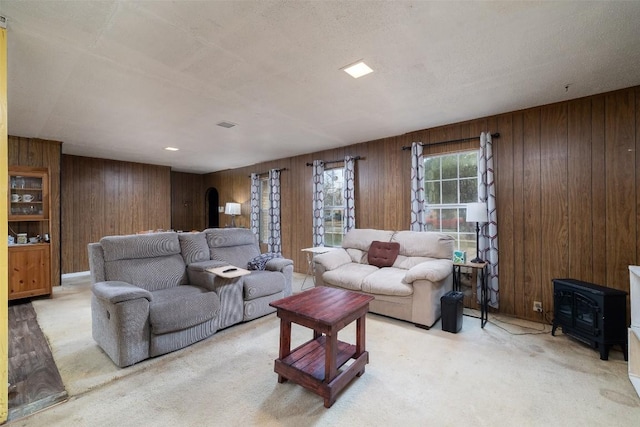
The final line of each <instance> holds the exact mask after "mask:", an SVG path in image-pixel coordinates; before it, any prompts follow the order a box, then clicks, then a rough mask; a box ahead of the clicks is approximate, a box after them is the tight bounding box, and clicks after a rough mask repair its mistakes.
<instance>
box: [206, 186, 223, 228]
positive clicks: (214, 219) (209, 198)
mask: <svg viewBox="0 0 640 427" xmlns="http://www.w3.org/2000/svg"><path fill="white" fill-rule="evenodd" d="M205 197H206V206H207V228H218V227H220V215H219V213H218V206H219V205H220V203H219V200H218V190H216V189H215V188H214V187H209V188H208V189H207V193H206V195H205Z"/></svg>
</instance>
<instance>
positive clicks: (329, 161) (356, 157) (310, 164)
mask: <svg viewBox="0 0 640 427" xmlns="http://www.w3.org/2000/svg"><path fill="white" fill-rule="evenodd" d="M362 158H363V157H361V156H355V157H354V158H353V160H360V159H362ZM340 162H344V159H340V160H322V163H324V164H325V165H326V164H327V163H340ZM307 166H313V163H307Z"/></svg>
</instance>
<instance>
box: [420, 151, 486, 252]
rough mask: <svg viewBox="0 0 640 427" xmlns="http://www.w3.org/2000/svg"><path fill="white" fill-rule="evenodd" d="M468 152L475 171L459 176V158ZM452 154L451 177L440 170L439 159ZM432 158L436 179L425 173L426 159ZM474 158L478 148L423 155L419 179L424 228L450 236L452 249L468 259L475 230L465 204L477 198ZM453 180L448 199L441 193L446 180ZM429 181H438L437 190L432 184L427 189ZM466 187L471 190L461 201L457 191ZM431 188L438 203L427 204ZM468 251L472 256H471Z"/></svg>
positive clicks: (443, 191) (449, 156)
mask: <svg viewBox="0 0 640 427" xmlns="http://www.w3.org/2000/svg"><path fill="white" fill-rule="evenodd" d="M472 155H473V156H475V162H474V163H475V164H474V165H473V167H474V168H475V174H469V173H463V175H462V176H461V171H460V170H461V157H462V156H472ZM454 156H455V159H456V174H455V177H453V176H451V175H446V174H444V173H443V163H444V162H443V159H444V158H451V157H454ZM435 158H439V159H440V162H439V171H438V174H437V175H438V176H437V178H433V176H434V174H430V172H429V170H430V165H429V162H430V161H432V160H433V159H435ZM478 161H479V160H478V150H476V149H471V150H462V151H455V152H447V153H438V154H432V155H424V156H423V164H424V167H425V171H424V179H423V184H424V188H425V202H424V209H425V230H427V231H437V232H442V233H446V234H449V235H451V236H452V237H453V238H454V240H455V248H456V249H457V250H463V251H466V252H467V258H468V259H471V258H472V257H473V256H475V251H476V232H475V224H474V223H469V222H466V205H467V204H468V203H473V202H477V201H478V180H479V176H478ZM467 167H468V165H467ZM445 175H446V176H445ZM453 182H455V183H456V184H455V188H456V190H455V191H456V200H455V202H454V201H452V198H451V197H447V194H445V192H446V189H444V187H445V186H446V184H447V183H453ZM461 182H462V183H464V182H468V183H472V185H471V186H469V185H468V184H467V185H466V186H464V185H461ZM433 183H438V185H439V187H438V188H437V191H435V187H433V185H431V188H430V184H433ZM463 187H464V188H463ZM432 188H433V190H432ZM469 188H474V190H475V191H473V192H472V194H471V195H470V197H469V200H464V197H462V194H461V193H462V190H463V189H467V190H468V189H469ZM430 191H431V192H430ZM433 191H435V192H437V195H438V197H439V199H440V200H439V201H440V203H430V201H429V196H430V194H432V192H433ZM443 200H446V203H443ZM471 254H474V255H473V256H472V255H471ZM470 257H471V258H470Z"/></svg>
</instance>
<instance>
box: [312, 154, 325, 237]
mask: <svg viewBox="0 0 640 427" xmlns="http://www.w3.org/2000/svg"><path fill="white" fill-rule="evenodd" d="M323 214H324V162H323V161H322V160H314V161H313V246H324V221H323V218H322V216H323Z"/></svg>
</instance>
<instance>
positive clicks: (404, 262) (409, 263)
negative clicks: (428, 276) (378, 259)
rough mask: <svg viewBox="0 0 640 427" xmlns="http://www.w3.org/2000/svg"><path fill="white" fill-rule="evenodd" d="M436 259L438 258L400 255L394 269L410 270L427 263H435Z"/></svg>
mask: <svg viewBox="0 0 640 427" xmlns="http://www.w3.org/2000/svg"><path fill="white" fill-rule="evenodd" d="M434 259H437V258H428V257H423V256H404V255H398V258H396V262H394V263H393V267H397V268H404V269H405V270H409V269H411V268H413V267H415V266H416V265H418V264H420V263H423V262H425V261H433V260H434Z"/></svg>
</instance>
